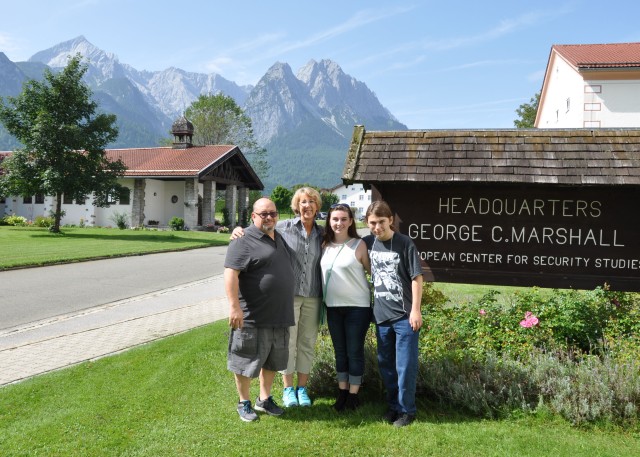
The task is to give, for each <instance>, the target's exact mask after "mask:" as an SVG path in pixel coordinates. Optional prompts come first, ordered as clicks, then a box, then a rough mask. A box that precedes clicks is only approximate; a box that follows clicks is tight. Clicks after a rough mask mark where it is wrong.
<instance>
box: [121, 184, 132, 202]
mask: <svg viewBox="0 0 640 457" xmlns="http://www.w3.org/2000/svg"><path fill="white" fill-rule="evenodd" d="M118 202H119V203H120V204H121V205H128V204H130V202H131V197H130V191H129V188H128V187H123V188H122V190H121V191H120V193H119V194H118Z"/></svg>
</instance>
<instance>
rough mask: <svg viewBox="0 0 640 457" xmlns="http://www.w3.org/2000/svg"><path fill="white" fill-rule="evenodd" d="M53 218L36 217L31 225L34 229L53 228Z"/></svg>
mask: <svg viewBox="0 0 640 457" xmlns="http://www.w3.org/2000/svg"><path fill="white" fill-rule="evenodd" d="M53 222H54V221H53V218H52V217H46V216H37V217H36V218H35V220H34V221H33V224H34V225H35V226H36V227H45V228H49V227H51V226H53Z"/></svg>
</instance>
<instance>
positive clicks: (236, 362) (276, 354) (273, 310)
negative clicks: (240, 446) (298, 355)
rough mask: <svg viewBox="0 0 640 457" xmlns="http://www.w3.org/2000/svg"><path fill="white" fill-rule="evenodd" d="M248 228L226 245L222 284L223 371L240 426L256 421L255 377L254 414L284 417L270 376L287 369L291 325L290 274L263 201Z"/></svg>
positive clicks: (270, 208) (270, 209)
mask: <svg viewBox="0 0 640 457" xmlns="http://www.w3.org/2000/svg"><path fill="white" fill-rule="evenodd" d="M251 220H252V221H253V225H251V226H249V227H247V229H246V230H245V236H243V237H241V238H238V239H236V240H233V241H231V243H230V244H229V248H228V249H227V256H226V259H225V265H224V266H225V270H224V283H225V291H226V294H227V299H228V300H229V325H230V327H231V334H230V336H229V352H228V359H227V368H228V369H229V370H230V371H232V372H233V373H234V376H235V381H236V387H237V389H238V396H239V397H240V401H239V402H238V406H237V411H238V414H239V415H240V418H241V419H242V420H243V421H246V422H250V421H254V420H257V419H258V415H257V414H256V413H255V411H254V409H253V408H252V406H251V400H250V398H249V395H250V392H249V390H250V386H251V379H252V378H256V377H258V375H259V376H260V395H259V396H258V398H257V399H256V403H255V409H256V410H257V411H262V412H266V413H267V414H270V415H272V416H279V415H281V414H282V413H283V410H282V408H280V407H279V406H278V405H277V404H276V403H275V402H274V401H273V397H272V396H271V386H272V385H273V380H274V377H275V374H276V372H277V371H279V370H284V369H285V368H286V366H287V359H288V355H289V349H288V347H289V327H291V326H293V325H294V323H295V322H294V313H293V296H294V285H295V282H294V274H293V268H292V266H291V254H290V252H289V248H288V247H287V245H286V243H285V242H284V240H283V239H282V236H281V235H280V234H279V233H278V232H276V231H275V227H276V223H277V221H278V212H277V211H276V206H275V204H274V203H273V202H272V201H271V200H269V199H268V198H261V199H259V200H258V201H256V202H255V204H254V205H253V212H252V213H251Z"/></svg>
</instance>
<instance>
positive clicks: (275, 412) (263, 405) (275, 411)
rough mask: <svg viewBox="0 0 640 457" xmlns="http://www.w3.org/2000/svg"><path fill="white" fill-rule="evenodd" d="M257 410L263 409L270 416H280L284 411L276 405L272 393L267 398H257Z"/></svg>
mask: <svg viewBox="0 0 640 457" xmlns="http://www.w3.org/2000/svg"><path fill="white" fill-rule="evenodd" d="M256 411H262V412H263V413H267V414H268V415H270V416H280V415H281V414H282V413H284V409H282V408H280V407H279V406H278V405H276V402H275V401H273V397H272V396H271V395H269V398H267V399H266V400H260V397H258V398H256Z"/></svg>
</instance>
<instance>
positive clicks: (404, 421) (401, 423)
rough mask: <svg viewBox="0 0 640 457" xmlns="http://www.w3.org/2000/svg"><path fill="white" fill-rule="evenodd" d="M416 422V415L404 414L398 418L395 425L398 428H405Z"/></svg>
mask: <svg viewBox="0 0 640 457" xmlns="http://www.w3.org/2000/svg"><path fill="white" fill-rule="evenodd" d="M414 420H416V416H415V415H414V414H407V413H402V414H400V415H399V416H398V418H397V419H396V420H395V422H394V423H393V425H394V426H396V427H405V426H407V425H409V424H410V423H411V422H413V421H414Z"/></svg>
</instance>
